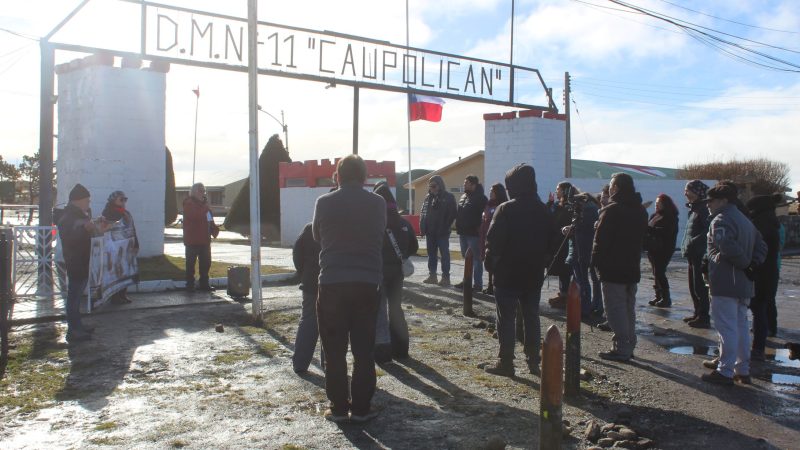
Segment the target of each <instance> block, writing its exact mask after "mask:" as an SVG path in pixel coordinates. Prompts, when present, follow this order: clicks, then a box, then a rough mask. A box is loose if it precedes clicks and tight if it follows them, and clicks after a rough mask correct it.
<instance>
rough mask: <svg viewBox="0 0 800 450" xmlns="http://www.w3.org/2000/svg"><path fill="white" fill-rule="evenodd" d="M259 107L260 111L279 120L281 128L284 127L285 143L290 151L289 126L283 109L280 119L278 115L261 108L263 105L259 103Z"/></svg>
mask: <svg viewBox="0 0 800 450" xmlns="http://www.w3.org/2000/svg"><path fill="white" fill-rule="evenodd" d="M257 107H258V110H259V111H261V112H262V113H264V114H266V115H268V116H270V117H272V120H274V121H275V122H278V125H280V126H281V128H283V140H284V144H285V145H284V148H285V149H286V153H289V127H288V126H287V125H286V121H285V120H284V118H283V110H281V120H278V118H277V117H275V116H273V115H272V114H270V113H268V112H267V111H265V110H264V109H263V108H261V105H258V106H257Z"/></svg>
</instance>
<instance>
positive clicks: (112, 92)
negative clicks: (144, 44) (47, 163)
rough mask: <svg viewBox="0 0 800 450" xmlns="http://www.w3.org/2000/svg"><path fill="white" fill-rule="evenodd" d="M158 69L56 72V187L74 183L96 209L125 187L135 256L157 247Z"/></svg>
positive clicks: (161, 114) (63, 193)
mask: <svg viewBox="0 0 800 450" xmlns="http://www.w3.org/2000/svg"><path fill="white" fill-rule="evenodd" d="M165 91H166V74H164V73H161V72H154V71H146V70H139V69H132V68H125V69H123V68H118V67H110V66H91V67H86V68H82V69H77V70H74V71H71V72H66V73H62V74H60V75H59V76H58V154H57V163H56V168H57V173H58V186H57V188H58V194H57V199H56V203H57V204H58V205H62V206H63V205H64V204H66V203H67V201H68V199H69V191H70V190H71V189H72V187H73V186H74V185H75V184H76V183H81V184H83V185H84V186H86V188H87V189H89V192H91V194H92V203H91V207H92V214H93V215H94V216H95V217H96V216H99V215H100V214H101V213H102V211H103V208H104V206H105V204H106V200H107V198H108V195H109V194H110V193H111V192H113V191H115V190H122V191H125V194H126V195H127V196H128V198H129V200H128V209H129V210H130V212H131V214H133V218H134V220H135V222H136V230H137V234H138V237H139V243H140V252H139V255H140V256H142V257H147V256H154V255H161V254H163V253H164V184H165V158H166V157H165V135H164V118H165Z"/></svg>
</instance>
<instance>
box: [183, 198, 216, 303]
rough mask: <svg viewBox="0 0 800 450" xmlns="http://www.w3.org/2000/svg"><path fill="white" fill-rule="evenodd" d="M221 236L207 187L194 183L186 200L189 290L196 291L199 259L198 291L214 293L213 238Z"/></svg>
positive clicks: (187, 283) (185, 224)
mask: <svg viewBox="0 0 800 450" xmlns="http://www.w3.org/2000/svg"><path fill="white" fill-rule="evenodd" d="M218 235H219V228H218V227H217V225H216V224H215V223H214V215H213V214H211V208H209V207H208V201H207V199H206V187H205V186H204V185H203V183H195V184H194V185H193V186H192V190H191V191H190V192H189V196H188V197H186V200H184V201H183V245H184V247H185V250H186V290H187V291H189V292H193V291H194V265H195V261H197V260H198V259H199V260H200V263H199V267H198V272H199V276H200V277H199V278H200V279H199V280H198V289H199V290H201V291H207V292H211V291H213V290H214V288H212V287H211V285H210V284H209V283H208V271H209V270H210V269H211V237H212V236H213V237H217V236H218Z"/></svg>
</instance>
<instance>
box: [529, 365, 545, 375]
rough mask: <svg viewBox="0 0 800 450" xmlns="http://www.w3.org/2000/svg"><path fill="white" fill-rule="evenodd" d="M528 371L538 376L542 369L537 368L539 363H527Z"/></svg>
mask: <svg viewBox="0 0 800 450" xmlns="http://www.w3.org/2000/svg"><path fill="white" fill-rule="evenodd" d="M528 373H530V374H531V375H536V376H540V375H541V374H542V370H541V369H540V368H539V363H528Z"/></svg>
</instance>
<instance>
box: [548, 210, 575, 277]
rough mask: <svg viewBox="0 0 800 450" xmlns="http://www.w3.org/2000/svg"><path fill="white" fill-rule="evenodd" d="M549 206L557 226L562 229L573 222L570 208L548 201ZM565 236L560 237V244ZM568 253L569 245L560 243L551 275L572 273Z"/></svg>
mask: <svg viewBox="0 0 800 450" xmlns="http://www.w3.org/2000/svg"><path fill="white" fill-rule="evenodd" d="M547 208H548V209H549V210H550V211H551V212H552V213H553V220H555V224H556V228H558V230H559V233H560V230H561V229H562V228H564V227H566V226H568V225H570V224H571V223H572V213H571V212H570V210H569V209H567V208H566V207H564V206H561V205H560V204H558V203H554V202H547ZM563 239H564V237H563V236H561V237H560V241H559V244H561V241H563ZM567 255H569V245H567V243H566V242H564V244H563V245H560V249H559V250H558V253H557V254H556V255H555V258H553V259H554V261H553V264H552V268H551V269H550V274H551V275H571V274H572V268H571V267H570V266H569V264H567Z"/></svg>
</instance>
